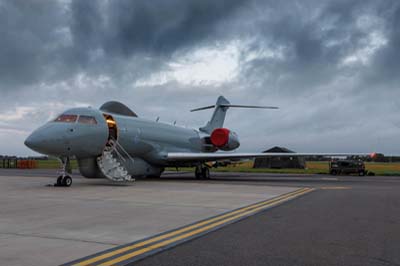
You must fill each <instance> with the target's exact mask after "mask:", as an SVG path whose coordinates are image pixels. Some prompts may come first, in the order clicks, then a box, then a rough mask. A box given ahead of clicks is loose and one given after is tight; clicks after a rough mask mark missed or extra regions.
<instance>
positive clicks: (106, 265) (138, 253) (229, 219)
mask: <svg viewBox="0 0 400 266" xmlns="http://www.w3.org/2000/svg"><path fill="white" fill-rule="evenodd" d="M312 190H313V189H307V190H305V191H303V192H300V193H298V194H294V195H293V196H289V197H287V198H282V199H280V200H278V201H276V202H272V203H269V204H266V205H263V206H260V207H257V208H255V209H252V210H249V211H246V212H244V213H240V214H238V215H235V216H232V217H229V218H226V219H224V220H221V221H218V222H215V223H213V224H210V225H207V226H204V227H201V228H199V229H197V230H194V231H191V232H189V233H186V234H184V235H180V236H177V237H174V238H171V239H168V240H165V241H163V242H160V243H157V244H155V245H152V246H149V247H146V248H142V249H140V250H137V251H135V252H132V253H129V254H126V255H123V256H120V257H118V258H115V259H113V260H110V261H107V262H104V263H102V264H100V266H111V265H114V264H116V263H119V262H122V261H124V260H128V259H130V258H133V257H136V256H138V255H141V254H143V253H146V252H150V251H152V250H154V249H157V248H160V247H163V246H166V245H168V244H171V243H174V242H178V241H181V240H183V239H185V238H190V237H192V236H194V235H197V234H200V233H202V232H205V231H208V230H210V229H213V228H215V227H217V226H219V225H223V224H225V223H228V222H230V221H233V220H237V219H239V218H241V217H244V216H248V215H250V214H253V213H256V212H259V211H261V210H263V209H266V208H269V207H271V206H273V205H277V204H279V203H282V202H284V201H287V200H289V199H292V198H295V197H298V196H301V195H303V194H306V193H308V192H311V191H312Z"/></svg>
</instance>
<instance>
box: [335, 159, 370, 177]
mask: <svg viewBox="0 0 400 266" xmlns="http://www.w3.org/2000/svg"><path fill="white" fill-rule="evenodd" d="M329 173H330V174H331V175H340V174H358V175H360V176H364V175H366V174H367V171H366V170H365V164H364V162H363V161H360V160H333V161H331V162H330V163H329Z"/></svg>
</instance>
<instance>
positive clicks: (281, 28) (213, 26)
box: [0, 0, 400, 155]
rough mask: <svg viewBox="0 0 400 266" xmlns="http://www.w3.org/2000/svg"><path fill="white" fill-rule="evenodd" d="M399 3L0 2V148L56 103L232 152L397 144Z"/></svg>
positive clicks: (394, 149)
mask: <svg viewBox="0 0 400 266" xmlns="http://www.w3.org/2000/svg"><path fill="white" fill-rule="evenodd" d="M399 82H400V1H397V0H393V1H390V0H375V1H368V0H360V1H352V0H345V1H338V0H332V1H320V0H315V1H314V0H301V1H300V0H299V1H267V0H246V1H244V0H243V1H242V0H168V1H166V0H151V1H149V0H134V1H131V0H126V1H118V0H115V1H114V0H112V1H111V0H109V1H106V0H104V1H85V0H81V1H69V0H59V1H55V0H48V1H46V0H40V1H25V0H10V1H7V0H0V91H1V97H0V139H1V142H0V154H9V155H12V154H15V155H33V154H35V153H34V152H32V151H30V150H29V149H28V148H26V147H24V145H23V141H24V139H25V138H26V137H27V136H28V134H29V133H30V132H31V131H32V130H34V129H35V128H36V127H38V126H40V125H41V124H43V123H45V122H46V121H48V120H50V119H51V118H53V117H54V116H55V115H56V114H58V113H60V112H62V111H63V110H64V109H67V108H70V107H76V106H92V107H96V108H97V107H99V106H100V105H101V104H103V103H104V102H106V101H108V100H118V101H122V102H123V103H125V104H126V105H128V106H129V107H130V108H131V109H132V110H134V111H135V112H136V113H137V114H138V115H139V116H141V117H145V118H149V119H156V117H157V116H160V121H163V122H167V123H173V122H174V121H175V120H177V124H178V125H182V126H187V127H195V128H198V127H199V126H202V125H203V124H205V122H206V121H207V119H208V118H209V117H210V116H211V112H212V111H211V110H207V111H202V112H196V113H190V112H189V110H190V109H191V108H194V107H200V106H204V105H210V104H213V103H215V101H216V98H217V97H218V96H219V95H224V96H225V97H226V98H228V99H229V100H230V101H231V103H235V104H265V105H276V106H279V107H280V108H281V109H280V110H245V109H235V110H229V112H228V115H227V120H226V124H225V125H226V127H228V128H230V129H232V130H234V131H236V132H237V133H238V134H239V136H240V139H241V143H242V146H241V148H240V149H241V150H242V151H261V150H263V149H266V148H269V147H271V146H275V145H278V146H285V147H288V148H290V149H293V150H295V151H299V152H313V151H315V152H370V151H378V152H384V153H397V154H399V150H400V128H399V127H400V102H399V99H400V89H399V84H400V83H399Z"/></svg>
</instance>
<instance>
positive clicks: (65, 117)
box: [54, 115, 78, 123]
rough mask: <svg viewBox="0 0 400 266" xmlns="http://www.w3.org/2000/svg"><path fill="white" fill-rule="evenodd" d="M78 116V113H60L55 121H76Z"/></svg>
mask: <svg viewBox="0 0 400 266" xmlns="http://www.w3.org/2000/svg"><path fill="white" fill-rule="evenodd" d="M77 118H78V116H77V115H60V116H59V117H57V118H56V119H55V120H54V122H64V123H75V122H76V119H77Z"/></svg>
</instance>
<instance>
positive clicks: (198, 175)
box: [194, 167, 203, 179]
mask: <svg viewBox="0 0 400 266" xmlns="http://www.w3.org/2000/svg"><path fill="white" fill-rule="evenodd" d="M194 176H195V177H196V179H202V178H203V173H202V169H201V167H196V169H195V171H194Z"/></svg>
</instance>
